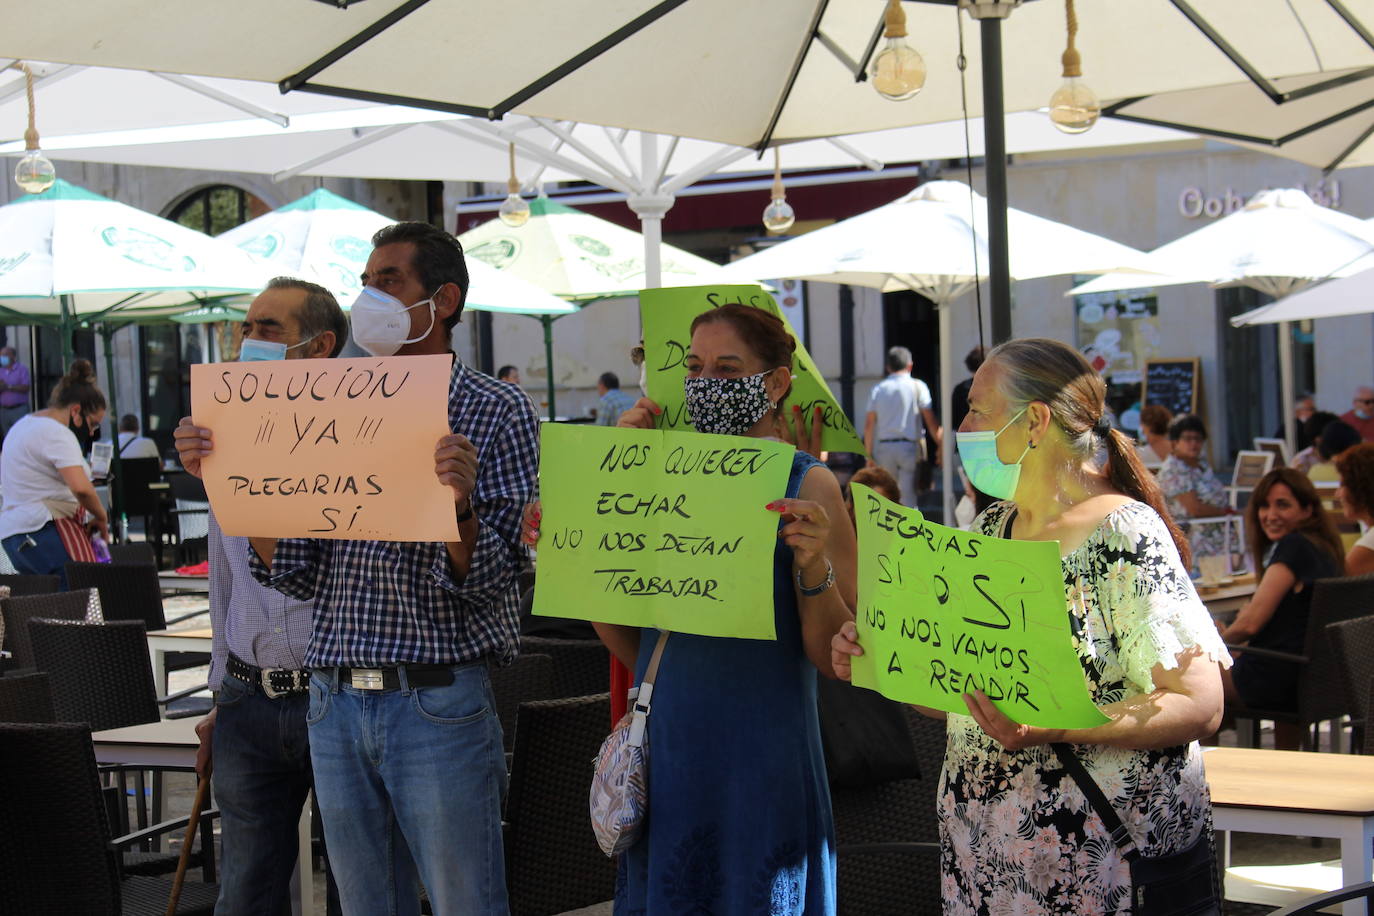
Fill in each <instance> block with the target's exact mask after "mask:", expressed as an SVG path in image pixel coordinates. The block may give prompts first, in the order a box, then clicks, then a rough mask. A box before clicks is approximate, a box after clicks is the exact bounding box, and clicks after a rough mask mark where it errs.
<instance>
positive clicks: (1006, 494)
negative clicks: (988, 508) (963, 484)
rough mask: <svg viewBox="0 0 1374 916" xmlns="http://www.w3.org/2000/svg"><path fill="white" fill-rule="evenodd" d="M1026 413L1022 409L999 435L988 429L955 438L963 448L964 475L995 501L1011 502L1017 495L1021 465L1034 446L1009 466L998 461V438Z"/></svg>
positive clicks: (960, 449) (961, 455)
mask: <svg viewBox="0 0 1374 916" xmlns="http://www.w3.org/2000/svg"><path fill="white" fill-rule="evenodd" d="M1025 412H1026V408H1024V407H1023V408H1021V410H1020V411H1018V412H1017V414H1016V416H1014V417H1012V418H1011V419H1010V420H1008V421H1007V424H1006V426H1003V427H1002V428H1001V429H999V430H998V431H997V432H993V431H992V430H990V429H984V430H979V431H977V432H969V433H962V432H956V433H955V434H954V441H955V442H956V443H957V444H958V448H959V458H960V460H961V461H963V462H964V473H965V474H968V479H969V483H971V484H973V486H974V487H975V488H976V489H979V490H982V491H983V492H984V493H986V494H988V495H989V496H991V497H992V498H993V499H1011V498H1012V497H1013V496H1015V495H1016V484H1017V483H1018V482H1019V481H1020V480H1021V461H1022V460H1023V459H1024V458H1025V457H1026V452H1029V451H1030V443H1027V444H1026V448H1025V450H1024V451H1022V452H1021V457H1020V458H1017V459H1016V462H1015V463H1014V464H1007V463H1006V462H1005V461H1003V460H1002V459H1001V458H999V457H997V437H998V436H1000V435H1002V433H1004V432H1006V431H1007V429H1008V428H1009V427H1010V426H1011V425H1012V424H1013V423H1015V422H1016V421H1017V420H1019V419H1020V418H1021V415H1022V414H1024V413H1025Z"/></svg>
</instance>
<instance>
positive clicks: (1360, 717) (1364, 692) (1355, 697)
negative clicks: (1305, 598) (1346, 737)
mask: <svg viewBox="0 0 1374 916" xmlns="http://www.w3.org/2000/svg"><path fill="white" fill-rule="evenodd" d="M1326 635H1327V638H1328V639H1330V640H1331V648H1332V650H1333V651H1334V652H1335V653H1336V661H1337V663H1338V665H1339V668H1340V674H1341V682H1342V683H1343V684H1344V686H1345V698H1346V702H1347V704H1348V708H1349V710H1350V724H1351V727H1352V731H1353V739H1354V740H1353V742H1352V744H1353V747H1352V750H1356V751H1358V750H1360V749H1361V748H1363V747H1364V745H1365V743H1366V740H1367V739H1366V738H1365V736H1366V735H1367V734H1368V724H1369V682H1370V679H1371V678H1374V616H1370V617H1356V618H1355V619H1354V620H1342V621H1339V622H1338V623H1332V624H1328V625H1327V627H1326Z"/></svg>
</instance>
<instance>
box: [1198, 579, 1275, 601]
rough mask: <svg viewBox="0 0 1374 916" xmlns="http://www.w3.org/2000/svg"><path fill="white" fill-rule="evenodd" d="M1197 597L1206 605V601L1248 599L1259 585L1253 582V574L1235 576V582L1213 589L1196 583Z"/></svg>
mask: <svg viewBox="0 0 1374 916" xmlns="http://www.w3.org/2000/svg"><path fill="white" fill-rule="evenodd" d="M1193 584H1194V585H1196V586H1197V594H1198V597H1199V598H1201V599H1202V602H1203V603H1204V604H1206V603H1207V602H1208V601H1226V600H1229V599H1231V598H1248V597H1250V596H1251V595H1253V594H1254V593H1255V588H1256V587H1257V586H1258V585H1259V583H1258V582H1256V581H1255V574H1254V573H1246V574H1245V575H1243V576H1236V578H1235V580H1234V581H1232V582H1231V583H1230V584H1228V585H1218V586H1216V587H1214V588H1204V587H1203V586H1201V585H1199V584H1198V583H1196V582H1194V583H1193Z"/></svg>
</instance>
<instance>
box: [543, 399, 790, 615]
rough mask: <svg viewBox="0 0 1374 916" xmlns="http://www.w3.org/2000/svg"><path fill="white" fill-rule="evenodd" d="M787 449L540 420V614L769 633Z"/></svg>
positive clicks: (765, 442) (718, 438)
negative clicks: (774, 507) (775, 508)
mask: <svg viewBox="0 0 1374 916" xmlns="http://www.w3.org/2000/svg"><path fill="white" fill-rule="evenodd" d="M793 452H794V449H793V448H792V447H791V446H790V445H784V444H782V443H780V442H774V441H769V440H764V439H747V438H742V437H738V436H709V435H704V434H701V433H680V432H661V431H658V430H638V429H619V428H606V427H595V426H565V425H561V424H556V423H546V424H545V425H544V428H543V433H542V436H541V443H540V462H539V492H540V494H541V499H542V502H543V513H544V514H543V518H542V520H541V522H540V526H539V527H540V540H539V577H538V579H536V581H535V591H534V611H535V613H537V614H544V615H547V616H550V617H571V618H576V619H579V620H595V621H599V622H601V623H619V624H628V625H631V626H642V627H659V628H660V629H666V630H673V631H677V632H682V633H697V634H700V635H703V636H734V637H740V638H746V639H774V638H776V634H775V632H774V627H773V551H774V549H775V548H776V546H777V531H778V516H777V514H776V513H773V512H769V511H768V510H767V509H766V508H764V507H765V506H767V505H768V503H770V502H772V501H773V500H775V499H778V498H780V497H782V496H783V495H785V493H786V491H787V478H788V474H789V472H790V471H791V468H792V455H793Z"/></svg>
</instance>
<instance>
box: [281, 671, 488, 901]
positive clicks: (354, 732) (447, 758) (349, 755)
mask: <svg viewBox="0 0 1374 916" xmlns="http://www.w3.org/2000/svg"><path fill="white" fill-rule="evenodd" d="M336 675H337V672H336V671H335V670H334V669H331V668H326V669H322V670H317V671H315V672H314V673H313V674H312V675H311V680H310V712H309V714H308V716H307V719H308V721H309V723H310V756H311V759H312V761H313V763H314V768H315V793H316V797H317V798H318V800H319V804H320V815H321V817H322V818H323V820H324V836H325V843H326V845H327V846H328V848H329V861H330V865H331V866H332V867H333V870H334V877H335V879H336V880H337V881H338V884H339V898H340V901H341V902H342V904H343V911H344V914H345V916H415V914H418V913H419V912H420V902H419V881H421V880H422V881H423V882H424V886H425V890H426V891H428V893H429V899H430V903H431V904H432V906H433V909H434V913H435V916H485V914H503V913H506V912H507V910H508V907H507V903H506V878H505V860H504V855H503V850H502V839H501V799H502V796H503V795H504V793H505V786H506V758H505V754H504V752H503V751H502V747H501V725H500V723H499V722H498V721H497V719H496V712H495V709H496V705H495V702H494V701H493V699H492V694H491V681H490V679H489V678H488V675H487V667H486V664H485V663H480V662H479V663H475V664H468V665H459V666H455V667H454V668H453V683H452V684H450V685H449V686H446V687H417V688H414V689H411V688H410V686H409V684H408V683H407V682H406V679H405V672H404V670H402V671H400V672H399V675H400V680H401V687H400V689H396V690H384V691H375V690H357V689H355V688H353V687H352V686H350V685H348V684H340V683H339V682H338V680H337V676H336Z"/></svg>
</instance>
